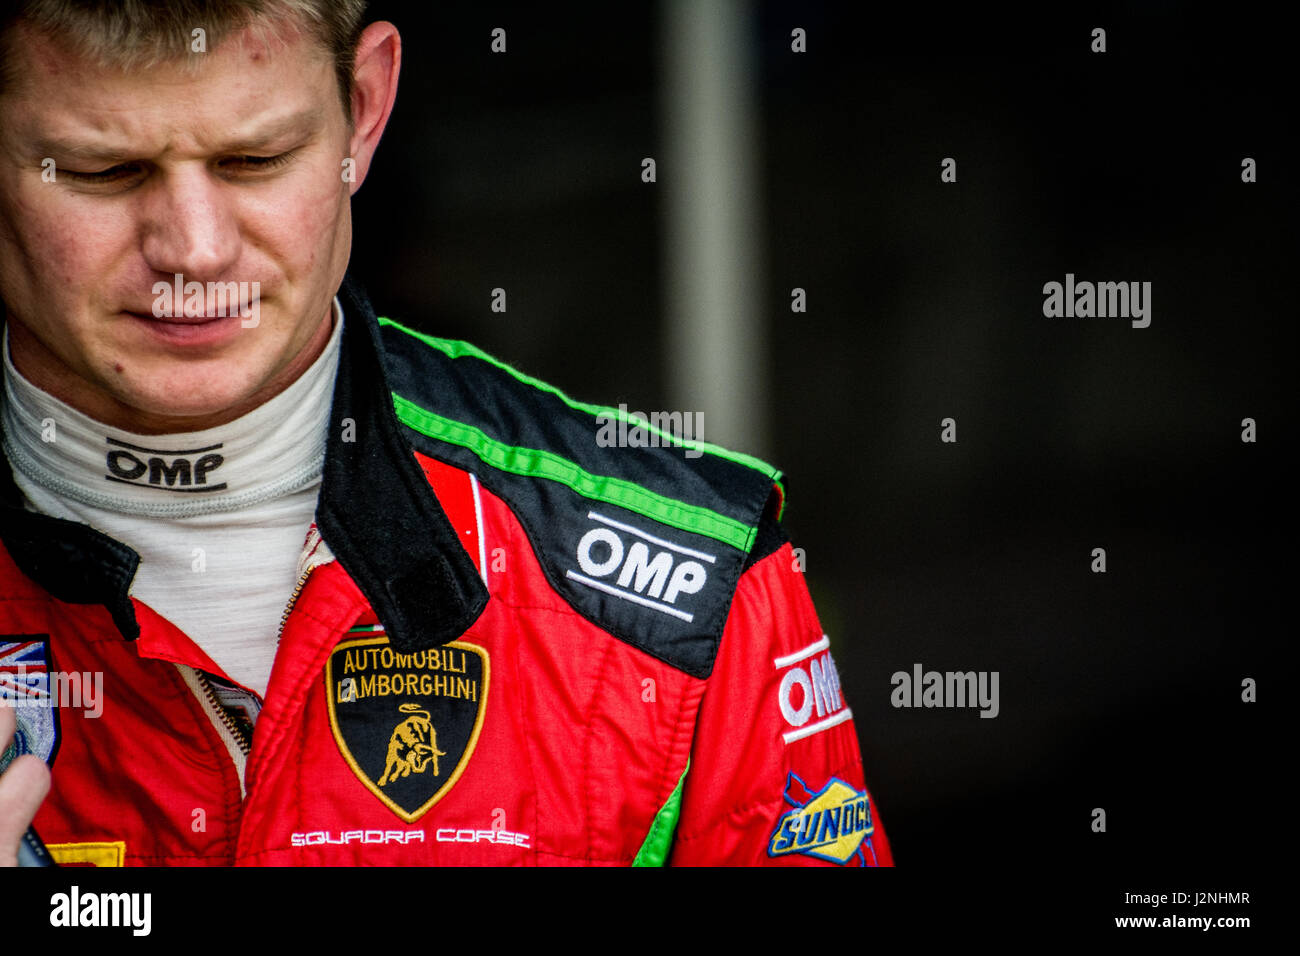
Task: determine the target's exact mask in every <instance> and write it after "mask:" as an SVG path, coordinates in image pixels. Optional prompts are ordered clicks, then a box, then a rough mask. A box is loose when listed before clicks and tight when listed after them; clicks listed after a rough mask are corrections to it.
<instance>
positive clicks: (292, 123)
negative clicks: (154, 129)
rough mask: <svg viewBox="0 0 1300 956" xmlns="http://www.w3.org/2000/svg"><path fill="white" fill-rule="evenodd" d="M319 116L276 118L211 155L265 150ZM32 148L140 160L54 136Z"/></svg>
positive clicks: (121, 149) (127, 151)
mask: <svg viewBox="0 0 1300 956" xmlns="http://www.w3.org/2000/svg"><path fill="white" fill-rule="evenodd" d="M322 116H323V111H322V110H321V109H320V108H319V107H313V108H311V109H306V110H302V111H300V112H297V113H291V114H289V115H287V116H282V117H278V118H276V119H274V120H271V121H270V122H268V123H266V124H265V125H263V126H261V127H254V128H252V129H250V130H248V131H247V132H244V133H239V134H236V135H234V136H232V137H231V138H230V139H229V140H227V141H226V142H225V143H223V144H220V145H218V146H216V147H214V148H213V149H212V150H211V152H212V153H214V154H218V153H243V152H251V151H254V150H259V149H264V148H265V147H266V146H267V144H270V143H274V142H276V141H277V140H280V139H283V138H285V137H290V136H297V135H302V134H304V133H307V132H309V131H311V130H313V129H316V128H317V127H318V126H319V124H320V122H321V119H322ZM33 145H34V147H35V151H36V152H37V153H39V154H40V155H42V156H50V155H57V156H66V157H68V158H70V159H77V160H86V161H95V162H101V163H120V162H124V161H127V160H131V159H141V158H143V157H142V156H141V155H140V152H139V151H138V150H133V149H131V147H129V146H119V145H115V144H110V143H102V144H99V143H87V142H80V141H76V140H64V139H59V138H57V137H40V138H38V139H37V140H36V141H35V143H34V144H33Z"/></svg>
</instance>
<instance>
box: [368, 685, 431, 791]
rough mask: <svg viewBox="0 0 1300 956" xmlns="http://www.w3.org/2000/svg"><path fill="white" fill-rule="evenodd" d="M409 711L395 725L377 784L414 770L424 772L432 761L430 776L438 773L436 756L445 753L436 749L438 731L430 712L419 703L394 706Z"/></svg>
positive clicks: (411, 772) (382, 784) (383, 783)
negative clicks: (408, 715) (406, 715)
mask: <svg viewBox="0 0 1300 956" xmlns="http://www.w3.org/2000/svg"><path fill="white" fill-rule="evenodd" d="M397 709H398V710H400V711H401V712H402V713H404V714H410V715H411V716H410V717H407V718H406V719H405V720H403V721H402V722H401V723H399V724H398V725H397V726H396V727H394V728H393V736H392V737H390V738H389V739H388V758H387V759H386V760H385V762H384V775H383V776H382V777H380V778H379V785H380V786H381V787H382V786H385V785H386V784H387V783H388V781H389V780H397V779H399V778H401V777H407V776H410V775H411V774H413V773H424V772H425V771H426V770H427V769H429V764H430V763H432V764H433V775H434V776H435V777H436V776H438V758H439V757H445V756H447V754H446V753H445V752H444V751H441V750H439V749H438V732H437V730H435V729H434V726H433V720H432V718H431V717H430V716H429V712H428V711H427V710H425V709H424V708H422V707H421V706H420V705H419V704H402V705H401V706H400V707H398V708H397Z"/></svg>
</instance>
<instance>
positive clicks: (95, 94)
mask: <svg viewBox="0 0 1300 956" xmlns="http://www.w3.org/2000/svg"><path fill="white" fill-rule="evenodd" d="M13 50H14V54H13V55H14V56H15V58H16V62H15V66H16V67H17V71H16V72H17V75H18V76H19V77H20V79H19V81H18V82H16V83H15V84H14V85H13V86H12V87H11V88H10V89H8V90H6V91H5V93H4V95H0V299H3V301H4V303H5V305H6V307H7V309H8V311H9V315H10V322H11V324H12V325H13V326H15V328H14V329H13V330H11V338H12V340H13V341H14V346H13V348H14V359H15V364H17V365H18V368H19V371H21V372H23V373H24V374H25V375H27V376H28V377H29V378H32V379H33V381H35V382H36V384H37V385H39V386H40V387H42V388H45V389H46V390H47V391H50V392H52V393H53V394H55V395H57V396H58V397H60V398H62V399H63V400H64V401H67V402H69V403H70V404H72V405H74V406H75V407H77V408H79V409H81V410H82V411H85V412H87V413H88V414H91V415H92V416H94V417H97V418H99V419H101V420H103V421H107V422H109V423H111V424H117V425H118V426H119V427H128V428H129V427H131V426H134V430H137V431H142V432H146V431H164V430H179V429H178V428H176V427H169V426H177V425H184V424H189V425H190V426H194V427H205V426H207V425H210V424H215V423H217V422H219V421H225V420H229V419H230V418H233V417H234V416H235V414H237V413H238V414H242V413H243V412H244V411H247V410H248V409H250V408H252V407H255V406H256V405H257V404H260V403H261V402H262V401H265V400H266V398H269V397H270V396H271V395H272V394H274V393H275V392H277V391H279V390H280V389H282V388H283V387H285V386H286V385H287V384H288V383H289V382H290V381H292V380H293V378H295V377H296V376H297V375H298V374H299V373H301V371H302V370H303V368H305V366H306V364H309V362H310V360H311V359H312V358H314V357H315V354H316V353H318V352H319V349H320V347H321V345H322V344H323V342H324V340H325V339H326V338H327V337H328V332H329V325H330V324H329V322H328V316H329V313H330V303H331V301H332V297H333V295H334V292H335V291H336V290H337V288H338V285H339V282H340V281H341V279H342V276H343V273H344V271H345V269H346V266H347V261H348V253H349V249H350V245H351V219H350V212H349V203H348V198H349V195H350V192H351V189H352V188H353V186H352V185H351V184H350V183H349V182H347V181H345V178H344V175H343V173H344V170H345V166H344V163H343V160H344V159H345V158H346V157H348V156H349V155H351V146H352V144H351V143H350V141H349V140H350V137H351V135H352V134H351V132H350V130H349V126H348V122H347V117H346V116H345V114H344V111H343V106H342V103H341V102H340V99H339V93H338V88H337V80H336V79H335V74H334V70H333V65H332V63H331V61H330V58H329V55H328V53H327V51H326V50H325V49H324V48H323V47H322V46H320V45H319V44H318V43H317V42H315V41H313V40H312V39H311V38H310V36H308V35H307V34H306V33H305V32H301V33H299V35H298V36H296V37H293V36H288V37H285V38H284V39H282V40H279V41H274V40H273V41H272V42H271V43H270V44H269V46H268V45H267V44H264V43H261V42H259V41H258V40H256V39H254V38H253V37H252V36H251V35H250V34H249V33H248V32H247V31H246V32H245V33H244V34H238V35H234V36H231V37H230V38H228V39H227V40H226V41H225V42H224V43H222V44H221V45H220V46H219V47H218V48H217V49H216V50H214V51H213V52H210V53H206V54H197V56H200V57H201V58H202V59H201V62H200V64H199V66H198V69H197V70H196V71H187V70H184V69H182V68H181V67H180V66H177V65H174V64H164V65H161V66H158V67H153V68H150V69H147V70H137V71H133V72H122V71H121V70H118V69H114V68H105V67H100V66H97V65H95V64H93V63H89V62H86V61H85V60H82V59H79V58H77V57H75V56H74V55H72V54H71V53H69V52H68V51H67V50H65V49H64V48H63V47H62V45H59V44H55V43H52V42H50V41H49V40H46V39H42V38H38V37H34V36H32V35H31V34H30V33H24V34H22V35H20V36H19V37H18V38H17V42H16V43H14V45H13ZM48 160H53V177H51V176H50V175H49V173H48V172H47V170H48V169H49V168H50V163H49V162H48ZM43 174H44V175H43ZM51 178H52V179H53V181H48V180H49V179H51ZM178 273H179V274H180V275H181V276H182V277H183V279H182V281H183V282H187V283H188V282H198V283H201V284H203V286H204V288H205V290H206V289H207V288H208V284H209V283H214V284H216V283H223V284H224V283H230V282H235V283H241V285H239V286H238V288H239V289H240V290H241V293H242V296H241V299H242V301H240V302H239V303H238V305H239V306H242V307H244V310H245V311H244V315H245V316H248V313H249V311H252V315H253V316H255V317H256V320H257V324H256V325H255V326H254V327H245V326H246V325H251V323H252V322H253V318H252V317H251V316H250V317H247V318H245V317H242V316H241V315H240V314H239V312H238V309H237V308H232V307H231V305H232V304H229V303H228V304H227V309H226V311H227V312H234V313H235V314H233V315H226V316H225V317H215V316H214V313H215V312H216V311H218V310H217V308H216V307H215V306H216V303H215V300H214V299H206V298H205V306H204V309H203V314H202V315H199V316H194V317H189V318H186V317H184V315H183V314H182V310H181V307H180V306H181V303H176V308H175V313H176V315H175V317H173V318H172V319H170V320H169V319H167V318H165V317H164V318H156V317H155V314H154V313H155V312H156V311H157V310H156V308H155V306H156V303H157V300H158V299H159V295H158V293H156V292H155V291H154V286H155V283H158V282H168V283H172V284H174V282H175V276H176V274H178ZM254 283H256V285H254ZM226 288H229V286H227V287H226ZM254 289H258V290H260V296H259V300H258V301H256V302H252V301H249V298H250V297H251V296H252V294H253V290H254ZM19 340H21V348H20V344H19Z"/></svg>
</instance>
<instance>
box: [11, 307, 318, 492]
mask: <svg viewBox="0 0 1300 956" xmlns="http://www.w3.org/2000/svg"><path fill="white" fill-rule="evenodd" d="M334 314H335V322H334V330H333V332H332V333H331V335H330V339H329V342H328V344H327V345H326V347H325V349H324V351H322V352H321V354H320V355H319V356H318V357H317V359H316V361H315V362H313V363H312V365H311V367H310V368H308V369H307V371H306V372H304V373H303V374H302V375H301V376H299V377H298V379H297V380H296V381H295V382H294V383H293V384H292V385H290V386H289V387H288V388H286V389H285V390H284V391H283V392H281V393H280V394H279V395H277V396H275V397H274V398H273V399H271V400H270V401H269V402H266V403H265V404H263V405H260V406H258V407H257V408H255V409H253V410H252V411H251V412H249V413H248V414H247V415H244V416H242V417H241V418H237V419H236V420H235V421H233V422H229V423H227V424H225V425H219V426H217V427H216V428H209V429H205V430H203V431H198V432H186V433H183V434H170V435H138V434H134V433H132V432H125V431H121V430H118V429H114V428H110V427H109V426H107V425H104V424H102V423H100V422H97V421H95V420H94V419H93V418H91V417H90V416H88V415H85V414H83V413H81V412H79V411H77V410H76V409H75V408H73V407H72V406H70V405H68V404H66V403H64V402H62V401H60V400H59V399H57V398H55V397H54V396H53V395H50V394H48V393H47V392H44V391H42V390H41V389H39V388H37V387H36V386H35V385H33V384H32V383H31V382H29V381H28V380H27V379H25V378H23V376H22V375H21V374H20V373H19V372H18V370H17V369H16V368H15V367H14V365H13V362H12V361H11V359H10V357H9V336H8V334H7V332H6V335H5V337H4V387H5V402H4V452H5V455H6V456H7V457H8V458H9V461H10V463H11V464H12V465H13V466H14V469H15V472H16V473H15V478H16V479H17V481H18V484H19V487H21V488H23V490H24V492H26V491H27V488H26V487H25V485H26V484H27V483H30V484H32V485H36V486H38V487H39V488H41V489H43V490H45V491H47V492H49V493H51V494H54V495H56V496H58V497H59V498H61V499H64V500H65V501H69V500H70V501H75V502H78V503H80V504H83V505H88V506H90V507H91V508H95V509H101V510H104V511H110V512H115V513H118V514H127V515H142V516H146V517H156V518H164V517H166V518H174V517H185V516H190V515H205V514H219V513H223V512H231V511H238V510H240V509H243V508H247V507H249V506H252V505H256V504H258V503H260V502H264V501H271V500H274V499H276V498H279V497H282V496H284V495H288V494H292V493H293V492H295V491H298V490H299V489H302V488H305V487H306V486H307V485H309V484H311V483H312V482H313V481H316V480H318V479H319V478H320V476H321V473H322V471H323V469H324V463H325V439H326V434H327V430H328V427H329V409H330V398H331V395H332V394H333V390H334V376H335V373H336V372H337V370H338V358H339V346H340V342H341V341H342V331H343V321H342V307H341V306H340V305H339V302H338V300H337V299H335V301H334ZM24 479H26V481H24ZM28 497H29V498H31V497H32V496H31V495H30V494H29V495H28Z"/></svg>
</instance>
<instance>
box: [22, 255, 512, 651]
mask: <svg viewBox="0 0 1300 956" xmlns="http://www.w3.org/2000/svg"><path fill="white" fill-rule="evenodd" d="M338 294H339V300H340V301H341V302H342V304H343V312H344V315H345V317H346V321H345V324H344V328H343V342H342V347H341V349H340V355H339V371H338V377H337V379H336V380H335V383H334V401H333V406H332V407H331V409H330V431H329V438H328V440H327V443H326V451H325V474H324V477H323V478H322V481H321V492H320V498H319V500H318V502H317V506H316V523H317V527H318V528H319V529H320V532H321V535H322V536H323V537H324V539H325V542H326V543H327V544H328V545H329V546H330V550H331V551H333V552H334V556H335V557H336V558H337V559H338V561H339V564H341V565H342V566H343V569H344V570H345V571H347V572H348V574H349V575H351V577H352V579H353V580H354V581H356V583H357V585H358V586H359V587H360V588H361V592H362V594H364V595H365V597H366V599H367V600H368V601H369V602H370V605H371V607H372V608H373V609H374V611H375V614H376V615H378V617H379V620H380V621H381V622H383V624H384V628H385V630H386V631H387V632H388V635H389V639H390V641H391V642H392V644H393V646H394V647H395V648H396V649H397V650H399V651H403V652H411V651H416V650H423V649H426V648H430V647H435V646H437V645H440V644H445V643H447V642H448V641H454V640H456V638H458V637H460V636H461V635H462V634H464V633H465V631H466V630H468V629H469V627H470V625H471V624H473V623H474V621H475V620H477V619H478V616H479V615H480V614H481V613H482V612H483V609H484V608H485V607H486V606H487V599H488V594H487V589H486V587H484V585H483V582H482V580H481V579H480V578H479V575H478V571H477V570H476V569H475V567H474V562H473V560H472V559H471V558H470V556H469V554H468V553H467V552H466V551H465V548H464V546H463V545H462V544H461V542H460V538H459V535H457V533H456V531H455V529H453V528H452V526H451V522H450V521H448V520H447V515H446V513H445V512H444V511H443V510H442V507H441V505H439V504H438V500H437V498H435V497H434V494H433V491H432V490H431V489H430V488H429V483H428V481H427V480H426V479H425V477H424V473H423V472H422V471H421V469H420V467H419V465H418V464H417V462H416V460H415V457H414V454H413V453H412V451H411V447H410V445H409V444H408V443H407V442H406V440H405V438H404V437H403V434H402V431H401V426H400V425H399V424H398V422H397V417H396V415H395V413H394V411H393V400H392V394H391V392H390V390H389V387H388V380H387V376H386V375H385V373H384V367H383V361H382V358H381V356H382V355H383V347H382V345H381V344H380V339H379V325H378V322H376V320H375V313H374V310H373V309H372V308H371V305H370V300H369V299H368V298H367V296H366V294H365V292H364V291H363V290H362V289H361V287H360V286H359V285H358V284H357V283H355V282H354V281H353V280H352V279H350V278H345V279H344V280H343V286H342V287H341V288H340V289H339V293H338ZM2 400H3V392H2V391H0V401H2ZM0 540H3V542H4V546H5V548H6V549H7V550H8V552H9V554H10V556H11V557H12V558H13V560H14V563H15V564H17V565H18V567H19V569H20V570H22V572H23V573H24V574H26V575H27V576H28V577H29V578H31V579H32V580H33V581H35V582H36V583H37V584H39V585H40V586H41V587H43V588H45V590H46V591H48V592H49V593H50V594H51V595H53V596H54V597H55V598H57V599H58V600H60V601H66V602H68V603H70V604H102V605H103V606H104V607H105V608H107V609H108V611H109V613H110V614H111V615H112V617H113V623H114V624H116V625H117V628H118V630H119V631H120V632H121V633H122V636H123V637H124V638H126V639H127V640H135V639H136V638H137V637H139V636H140V626H139V624H138V623H137V621H136V619H135V610H134V608H133V607H132V605H131V600H130V598H129V596H128V592H129V590H130V587H131V580H132V578H134V576H135V572H136V568H137V567H138V566H139V564H140V557H139V555H137V554H136V553H135V551H133V550H132V549H131V548H129V547H127V546H126V545H125V544H123V543H122V542H120V541H117V540H116V539H114V538H111V537H109V536H108V535H106V534H104V533H102V532H100V531H96V530H95V529H94V528H91V527H90V526H88V525H84V524H81V523H79V522H76V521H66V520H63V519H61V518H52V517H50V516H48V515H41V514H35V513H33V512H30V511H27V510H26V509H24V508H23V506H22V496H21V494H20V492H19V491H18V487H17V485H16V484H15V483H14V479H13V474H12V472H11V470H10V469H9V468H7V467H0Z"/></svg>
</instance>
